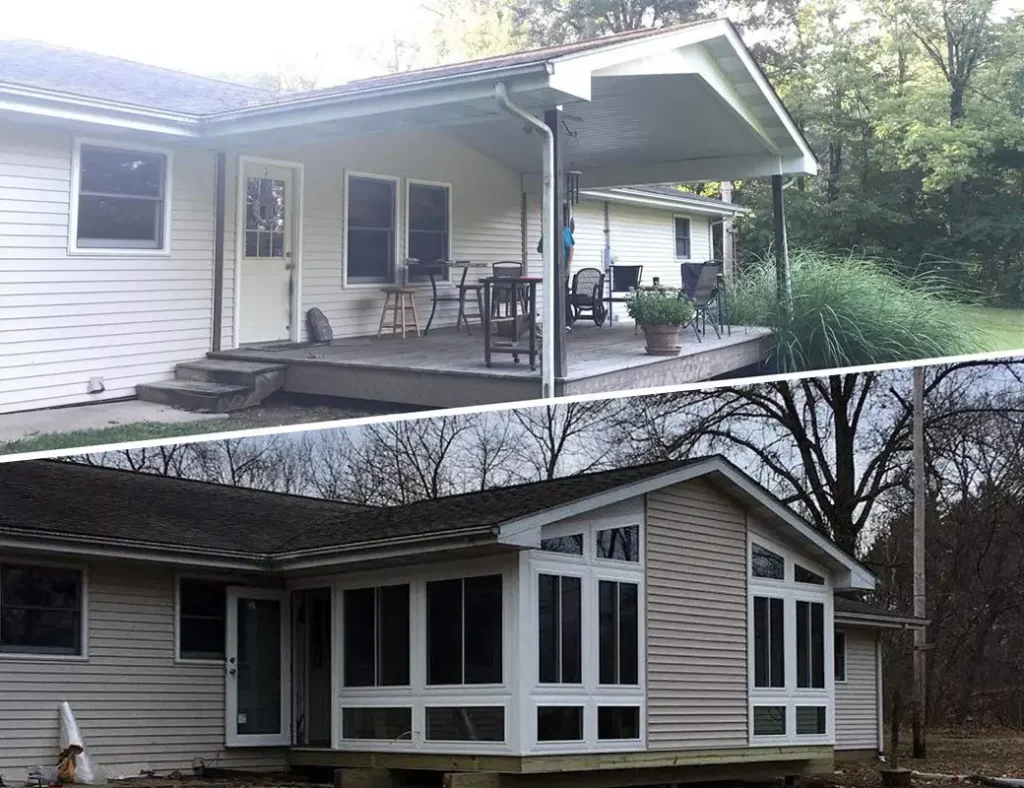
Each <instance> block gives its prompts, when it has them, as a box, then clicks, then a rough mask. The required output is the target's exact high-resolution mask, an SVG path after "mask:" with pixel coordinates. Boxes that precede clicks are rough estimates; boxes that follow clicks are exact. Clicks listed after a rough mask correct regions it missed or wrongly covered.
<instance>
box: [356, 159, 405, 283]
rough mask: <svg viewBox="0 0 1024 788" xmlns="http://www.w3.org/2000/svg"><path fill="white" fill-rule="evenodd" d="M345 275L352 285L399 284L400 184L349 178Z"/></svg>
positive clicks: (390, 180) (366, 177)
mask: <svg viewBox="0 0 1024 788" xmlns="http://www.w3.org/2000/svg"><path fill="white" fill-rule="evenodd" d="M345 217H346V220H345V275H346V281H347V282H348V283H349V284H372V283H378V284H379V283H388V282H394V281H395V263H396V261H395V257H396V254H397V248H398V244H397V235H396V224H397V217H398V181H397V180H396V179H394V178H386V177H383V176H373V175H356V174H353V173H349V174H346V177H345Z"/></svg>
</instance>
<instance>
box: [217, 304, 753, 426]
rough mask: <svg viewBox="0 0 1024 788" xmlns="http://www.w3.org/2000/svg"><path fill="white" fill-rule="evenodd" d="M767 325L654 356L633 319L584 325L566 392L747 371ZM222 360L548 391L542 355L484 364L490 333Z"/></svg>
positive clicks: (441, 403) (356, 381)
mask: <svg viewBox="0 0 1024 788" xmlns="http://www.w3.org/2000/svg"><path fill="white" fill-rule="evenodd" d="M768 337H770V332H769V331H768V330H767V329H760V328H743V327H734V328H733V329H732V336H728V335H723V336H722V337H721V338H718V337H716V336H715V335H714V334H713V333H712V332H710V331H709V332H708V335H707V336H705V337H703V341H701V342H698V341H697V339H696V337H695V336H694V334H693V331H692V330H691V331H688V332H686V333H684V334H683V344H682V351H681V352H680V354H679V355H678V356H673V357H670V358H665V357H657V356H648V355H647V354H646V353H645V351H644V337H643V335H642V334H639V335H636V334H634V332H633V325H632V323H627V324H616V325H614V326H605V327H604V328H597V327H596V326H594V325H590V324H583V323H577V325H576V326H575V327H574V328H573V330H572V332H571V333H570V334H568V335H567V341H568V347H567V353H568V375H567V378H566V381H565V383H564V384H563V385H562V386H561V387H560V390H559V391H557V392H556V393H557V394H559V395H572V394H590V393H610V392H614V391H623V390H630V389H639V388H648V387H653V386H671V385H678V384H681V383H692V382H696V381H701V380H708V379H710V378H714V377H719V376H722V375H727V374H728V373H730V372H738V371H739V370H742V369H744V368H747V367H750V366H751V365H753V364H757V363H758V362H759V361H761V360H762V359H763V358H764V355H765V348H766V343H767V340H768ZM210 355H211V357H213V358H225V359H236V360H246V361H263V362H274V363H283V364H286V365H287V368H288V369H287V374H286V379H285V384H284V390H285V391H288V392H294V393H301V394H317V395H326V396H334V397H345V398H351V399H362V400H374V401H378V402H394V403H399V404H403V405H421V406H425V407H458V406H465V405H483V404H490V403H498V402H518V401H523V400H532V399H537V398H539V397H540V393H541V392H540V366H539V365H540V360H539V358H538V367H537V369H536V370H533V371H531V370H530V367H529V363H528V359H527V357H526V355H525V354H524V355H523V356H521V358H520V363H518V364H516V363H514V361H513V360H512V357H511V356H496V357H495V358H494V360H493V362H492V366H491V367H490V368H488V367H486V366H485V365H484V348H483V335H482V333H481V332H480V330H479V329H478V330H476V331H474V332H473V336H467V335H466V333H465V331H462V332H461V333H459V332H456V331H455V330H454V329H452V328H441V329H433V330H431V332H430V334H429V335H428V336H425V337H422V336H421V337H414V336H409V337H408V338H407V339H405V340H402V339H397V338H392V337H390V336H384V337H381V338H379V339H378V338H377V337H356V338H351V339H336V340H334V341H333V342H331V343H330V344H329V345H294V344H292V345H287V344H285V345H279V346H263V347H247V348H239V349H236V350H229V351H222V352H219V353H211V354H210Z"/></svg>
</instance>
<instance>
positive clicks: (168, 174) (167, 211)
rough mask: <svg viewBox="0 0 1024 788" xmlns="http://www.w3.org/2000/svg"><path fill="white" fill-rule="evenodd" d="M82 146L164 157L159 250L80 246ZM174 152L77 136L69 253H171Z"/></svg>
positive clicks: (91, 254) (72, 162)
mask: <svg viewBox="0 0 1024 788" xmlns="http://www.w3.org/2000/svg"><path fill="white" fill-rule="evenodd" d="M82 145H86V146H91V147H94V148H106V149H108V150H115V151H138V152H139V153H153V154H159V155H161V156H163V157H164V192H163V200H164V215H163V237H162V238H161V246H159V247H158V248H148V247H121V246H79V245H78V203H79V196H80V195H79V192H80V190H81V187H82ZM173 173H174V152H173V151H172V150H171V149H170V148H161V147H156V146H152V145H138V144H135V143H130V142H122V141H120V140H104V139H95V138H91V137H75V138H74V140H73V143H72V149H71V207H70V215H69V219H68V254H69V255H75V256H80V257H109V256H113V257H160V256H164V257H165V256H167V255H169V254H170V253H171V214H172V211H171V200H172V197H173V195H172V193H171V192H172V186H173V182H174V177H173Z"/></svg>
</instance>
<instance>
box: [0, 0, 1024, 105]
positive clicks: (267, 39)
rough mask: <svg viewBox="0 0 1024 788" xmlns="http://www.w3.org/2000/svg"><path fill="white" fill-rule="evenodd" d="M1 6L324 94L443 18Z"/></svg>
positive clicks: (139, 0) (2, 26)
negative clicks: (294, 80)
mask: <svg viewBox="0 0 1024 788" xmlns="http://www.w3.org/2000/svg"><path fill="white" fill-rule="evenodd" d="M997 5H998V8H999V13H1000V15H1002V14H1005V13H1008V12H1009V11H1011V10H1016V9H1021V10H1024V0H997ZM0 9H2V13H0V38H4V37H6V38H28V39H34V40H37V41H45V42H47V43H51V44H58V45H60V46H66V47H71V48H73V49H84V50H88V51H92V52H97V53H100V54H104V55H112V56H114V57H121V58H125V59H127V60H135V61H138V62H142V63H149V64H151V65H156V66H163V67H165V68H172V69H177V70H181V71H189V72H192V73H197V74H206V75H213V76H221V77H237V76H239V75H252V74H257V73H280V74H285V75H298V76H302V77H304V78H313V77H316V78H317V86H318V87H326V86H329V85H335V84H338V83H340V82H346V81H349V80H352V79H359V78H362V77H367V76H372V75H375V74H379V73H381V72H382V71H383V70H384V69H383V68H382V67H381V65H380V63H381V62H383V61H384V60H386V55H385V56H383V60H382V55H381V53H382V52H383V51H385V50H387V49H388V48H389V44H391V46H393V44H392V43H391V42H393V40H394V37H395V36H396V35H397V36H398V37H399V38H400V39H402V40H406V41H418V42H419V43H420V44H421V45H422V46H424V47H425V48H426V47H429V36H430V30H431V28H432V25H433V22H434V20H435V19H436V16H435V15H434V13H432V12H431V11H430V0H370V1H369V2H367V1H366V0H287V1H286V2H282V1H281V0H175V2H174V3H169V4H166V5H164V4H162V3H161V4H157V3H152V2H146V0H88V2H82V1H81V0H73V1H72V0H30V1H29V2H22V1H21V0H5V1H3V0H0ZM166 11H170V13H166Z"/></svg>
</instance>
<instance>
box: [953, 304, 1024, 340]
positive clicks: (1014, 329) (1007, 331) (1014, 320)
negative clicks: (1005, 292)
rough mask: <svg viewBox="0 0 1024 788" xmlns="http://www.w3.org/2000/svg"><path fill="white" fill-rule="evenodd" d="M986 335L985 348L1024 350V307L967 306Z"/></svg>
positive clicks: (969, 312)
mask: <svg viewBox="0 0 1024 788" xmlns="http://www.w3.org/2000/svg"><path fill="white" fill-rule="evenodd" d="M967 311H968V314H969V315H970V316H971V317H973V318H974V319H975V320H976V321H977V323H976V325H977V326H978V327H979V328H981V329H982V330H983V331H984V332H985V335H986V340H985V344H986V347H985V350H991V351H996V350H1024V309H996V308H995V307H988V306H971V307H967Z"/></svg>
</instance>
